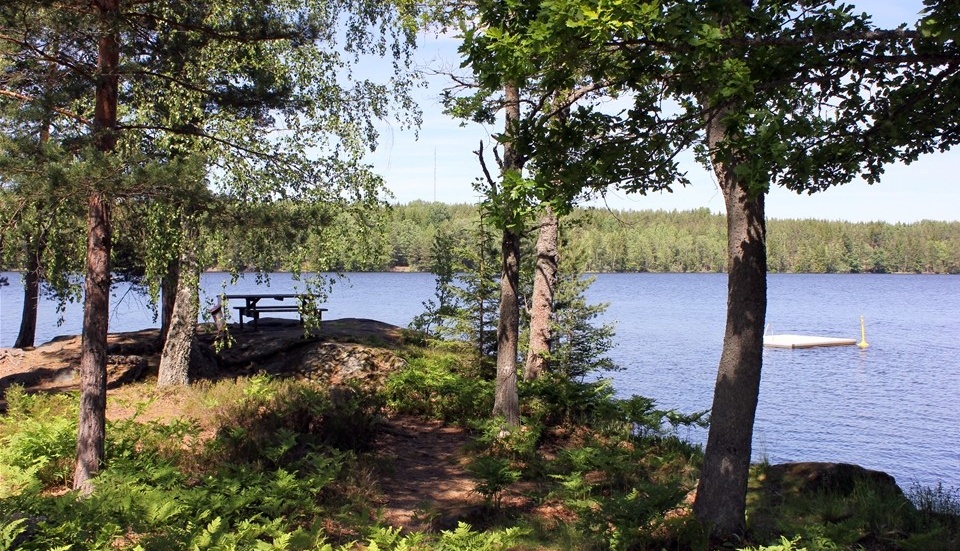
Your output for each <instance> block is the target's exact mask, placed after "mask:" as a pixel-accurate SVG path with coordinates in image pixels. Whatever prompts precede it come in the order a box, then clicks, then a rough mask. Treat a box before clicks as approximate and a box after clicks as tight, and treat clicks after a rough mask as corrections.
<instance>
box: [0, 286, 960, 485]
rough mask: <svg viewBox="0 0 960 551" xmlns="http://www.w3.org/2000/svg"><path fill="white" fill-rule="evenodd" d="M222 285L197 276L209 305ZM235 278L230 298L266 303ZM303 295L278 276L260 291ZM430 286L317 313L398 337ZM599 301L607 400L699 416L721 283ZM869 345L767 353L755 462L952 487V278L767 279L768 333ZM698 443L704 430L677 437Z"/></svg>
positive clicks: (47, 326)
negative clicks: (846, 466)
mask: <svg viewBox="0 0 960 551" xmlns="http://www.w3.org/2000/svg"><path fill="white" fill-rule="evenodd" d="M4 275H7V276H9V277H10V283H11V285H10V286H8V287H3V288H2V289H0V346H11V345H12V344H13V341H14V340H15V339H16V335H17V331H18V329H19V316H20V310H21V300H22V290H21V287H20V280H19V276H18V275H17V274H4ZM227 283H229V277H228V276H226V275H224V274H216V273H211V274H205V275H204V278H203V288H204V290H205V291H206V292H207V293H209V296H207V297H206V298H207V299H208V300H209V299H210V297H212V296H213V295H215V294H217V293H220V292H221V289H222V288H223V285H224V284H227ZM265 285H266V284H265V283H261V284H258V283H257V281H256V280H255V278H253V277H249V276H248V277H247V278H244V279H241V280H240V281H239V282H238V284H237V285H235V286H229V285H228V286H227V287H226V292H228V293H231V292H244V291H246V292H250V291H253V290H259V291H263V290H264V289H263V287H264V286H265ZM297 288H300V289H302V288H303V286H302V285H299V286H298V285H297V283H296V282H294V281H292V280H291V278H290V276H289V275H286V274H276V275H274V276H273V277H272V278H271V281H270V287H269V289H270V290H276V291H278V292H286V291H291V290H294V289H297ZM433 291H434V281H433V277H432V276H431V275H429V274H405V273H390V274H348V278H347V280H345V281H342V282H340V283H337V284H336V285H335V286H334V290H333V293H332V295H331V296H330V298H329V300H328V301H327V303H326V304H325V307H326V308H329V311H328V312H327V313H326V317H327V318H329V319H335V318H342V317H350V318H370V319H377V320H381V321H385V322H388V323H392V324H395V325H401V326H405V325H407V324H408V323H409V322H410V320H411V319H412V318H413V316H415V315H416V314H418V313H420V312H421V311H422V309H423V308H422V303H423V301H425V300H427V299H430V298H432V296H433ZM587 294H588V298H589V299H590V301H591V302H607V303H609V308H608V310H607V312H606V315H605V320H606V321H610V322H613V323H615V324H616V332H617V334H616V348H615V349H614V350H613V351H612V352H611V354H610V355H611V357H612V358H613V359H614V360H615V361H616V362H617V363H618V364H619V365H621V366H622V367H624V368H625V370H624V371H622V372H619V373H615V374H613V379H614V385H615V387H616V389H617V392H618V393H620V394H622V395H624V396H628V395H631V394H641V395H644V396H649V397H652V398H655V399H656V400H657V402H658V403H659V404H660V405H661V406H663V407H669V408H676V409H678V410H681V411H685V412H692V411H698V410H704V409H708V408H709V407H710V404H711V398H712V392H713V384H714V380H715V378H716V369H717V362H718V361H719V358H720V349H721V346H722V342H723V329H724V319H725V300H726V276H725V275H723V274H602V275H599V276H597V280H596V282H595V283H594V285H593V286H592V287H591V288H590V290H589V291H588V293H587ZM860 316H863V317H864V319H865V320H866V330H867V341H868V342H869V343H870V347H869V348H867V349H866V350H861V349H859V348H857V347H837V348H818V349H807V350H778V349H767V350H765V352H764V368H763V379H762V384H761V393H760V406H759V410H758V413H757V422H756V429H755V437H754V459H756V460H760V459H767V460H768V461H770V462H771V463H779V462H783V461H843V462H850V463H856V464H860V465H863V466H865V467H868V468H872V469H879V470H883V471H886V472H888V473H890V474H892V475H893V476H895V477H896V478H897V481H898V482H899V483H900V485H901V486H902V487H904V488H910V487H911V485H913V484H914V483H918V484H921V485H924V486H933V485H935V484H937V483H938V482H942V483H943V484H944V486H946V487H948V488H958V487H960V277H958V276H931V275H923V276H919V275H786V274H783V275H780V274H776V275H771V276H770V277H769V305H768V312H767V323H768V327H769V329H768V332H770V333H801V334H812V335H824V336H838V337H848V338H859V334H860ZM57 317H58V315H57V314H56V312H54V308H53V304H52V303H51V302H44V303H43V306H42V308H41V312H40V317H39V322H38V326H39V327H38V342H45V341H47V340H49V339H51V338H53V337H54V336H56V335H61V334H78V333H79V331H80V322H81V319H82V313H81V308H80V305H78V304H72V305H69V307H68V308H67V311H66V312H64V314H63V318H64V319H63V323H62V325H60V326H59V327H58V326H57ZM156 325H157V324H156V322H154V320H153V314H152V313H151V312H150V311H149V310H148V309H147V306H146V301H145V300H144V299H143V297H141V296H139V295H137V294H135V293H130V292H126V291H123V290H118V292H117V293H116V295H115V298H114V299H113V302H112V304H111V316H110V330H111V331H129V330H135V329H140V328H145V327H155V326H156ZM682 436H684V437H686V438H688V439H690V440H692V441H694V442H698V443H702V442H703V441H705V431H700V430H690V431H684V432H683V433H682Z"/></svg>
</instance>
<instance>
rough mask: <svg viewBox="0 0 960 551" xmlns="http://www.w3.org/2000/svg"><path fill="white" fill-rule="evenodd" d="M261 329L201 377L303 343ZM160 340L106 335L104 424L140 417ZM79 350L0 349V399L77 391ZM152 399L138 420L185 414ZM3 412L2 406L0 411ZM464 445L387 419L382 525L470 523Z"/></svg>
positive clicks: (433, 430) (441, 428)
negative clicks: (11, 391)
mask: <svg viewBox="0 0 960 551" xmlns="http://www.w3.org/2000/svg"><path fill="white" fill-rule="evenodd" d="M259 325H260V330H259V331H252V330H249V329H247V330H244V331H240V330H239V329H238V328H231V331H232V335H233V337H234V339H235V341H236V342H235V343H234V345H233V346H232V347H231V349H230V350H229V351H228V352H226V353H225V354H224V357H221V358H220V359H219V362H220V368H219V369H220V371H219V372H211V370H206V372H205V373H204V374H203V376H204V377H206V378H222V377H235V376H237V375H239V374H243V373H244V372H248V369H247V366H249V365H250V364H251V363H257V362H258V359H261V358H264V357H267V356H270V355H276V354H281V355H282V354H287V353H289V351H290V350H291V349H292V348H296V347H299V346H302V345H303V344H304V342H307V341H306V340H305V339H304V335H303V329H302V328H301V327H300V326H299V325H297V324H296V322H289V321H287V320H272V319H264V320H261V322H260V324H259ZM201 333H202V332H201ZM157 338H158V330H157V329H148V330H144V331H138V332H133V333H118V334H111V335H110V337H109V340H108V346H109V354H110V357H109V362H108V381H109V382H108V388H109V390H108V396H111V397H112V398H114V399H111V400H109V401H108V403H109V404H110V405H109V406H108V412H107V415H108V417H109V418H111V419H117V418H124V417H129V416H130V415H132V414H133V412H134V411H135V410H137V408H136V404H137V402H138V401H139V400H142V393H143V392H144V387H145V386H148V385H149V384H150V382H151V377H152V378H154V379H155V377H156V368H157V366H158V365H159V350H158V348H157V345H156V342H157ZM401 338H402V331H401V329H400V328H398V327H395V326H392V325H388V324H385V323H382V322H377V321H373V320H362V319H345V320H331V321H324V322H323V330H322V333H321V334H320V335H319V336H316V337H310V339H314V340H316V341H319V342H340V343H351V342H353V343H360V344H370V343H381V344H382V343H391V342H398V341H399V339H401ZM212 339H213V336H212V335H211V334H202V336H201V341H202V342H207V343H208V344H209V343H210V342H212ZM80 344H81V343H80V337H79V336H66V337H58V338H56V339H54V340H53V341H51V342H49V343H46V344H43V345H40V346H37V347H36V348H33V349H29V350H18V349H10V348H0V393H2V392H4V391H5V390H6V388H8V387H9V386H11V385H14V384H17V385H21V386H23V387H24V388H25V389H26V390H28V391H30V392H66V391H72V390H77V388H78V376H77V371H78V369H79V364H80V352H81V348H80ZM225 358H226V360H227V361H226V362H224V359H225ZM224 364H226V365H227V366H228V367H226V368H224V367H223V366H224ZM291 368H292V369H295V366H291ZM194 378H195V379H196V377H194ZM152 398H153V401H152V403H151V404H150V407H149V408H148V409H147V410H138V415H139V417H138V418H139V419H141V420H144V421H146V420H153V419H163V418H173V417H175V416H177V415H178V414H180V413H181V412H182V411H183V410H184V403H183V402H184V400H185V397H184V393H178V392H160V393H155V395H154V396H152ZM5 409H6V404H5V402H4V401H2V400H0V411H2V410H5ZM468 443H469V437H468V435H467V434H466V432H465V431H464V430H463V429H461V428H458V427H452V426H445V425H443V424H442V423H440V422H438V421H432V420H424V419H419V418H416V417H409V416H391V417H389V418H388V419H387V421H386V424H385V427H384V429H383V431H382V432H381V434H380V436H379V441H378V442H377V450H378V452H379V453H380V454H381V455H382V457H383V458H384V459H385V461H383V462H382V463H383V464H384V465H385V467H384V468H383V469H381V473H380V474H379V476H380V479H379V480H378V486H379V488H380V490H381V492H382V496H381V497H380V499H379V502H380V503H381V504H382V510H381V513H382V520H383V522H385V523H386V524H389V525H392V526H395V527H399V528H403V529H405V530H432V529H448V528H452V527H455V526H456V523H457V520H459V519H462V518H467V517H470V516H473V515H474V514H475V513H476V511H477V510H478V508H479V506H480V504H481V499H480V497H479V496H478V495H477V494H476V493H475V492H474V482H473V480H472V479H471V478H470V477H469V475H468V474H467V472H466V470H465V469H464V464H463V460H464V454H463V449H464V447H465V446H466V445H467V444H468Z"/></svg>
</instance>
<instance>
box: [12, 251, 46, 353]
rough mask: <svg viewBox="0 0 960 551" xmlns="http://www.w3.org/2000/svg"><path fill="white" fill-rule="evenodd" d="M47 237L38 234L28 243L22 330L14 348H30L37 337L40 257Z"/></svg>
mask: <svg viewBox="0 0 960 551" xmlns="http://www.w3.org/2000/svg"><path fill="white" fill-rule="evenodd" d="M45 246H46V239H44V237H43V236H42V235H41V236H38V237H37V238H36V239H35V240H33V239H31V240H29V241H28V245H27V272H26V273H25V274H24V281H23V313H22V314H21V316H20V332H19V333H18V334H17V340H16V341H15V342H14V343H13V347H14V348H29V347H32V346H33V345H34V344H35V341H36V339H37V311H38V310H39V306H40V257H41V256H42V255H43V249H44V248H45Z"/></svg>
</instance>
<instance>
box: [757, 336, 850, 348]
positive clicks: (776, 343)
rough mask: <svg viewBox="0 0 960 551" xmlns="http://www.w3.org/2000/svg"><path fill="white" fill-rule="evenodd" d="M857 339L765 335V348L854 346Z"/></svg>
mask: <svg viewBox="0 0 960 551" xmlns="http://www.w3.org/2000/svg"><path fill="white" fill-rule="evenodd" d="M855 344H857V341H856V339H841V338H838V337H813V336H809V335H764V337H763V346H766V347H768V348H816V347H818V346H852V345H855Z"/></svg>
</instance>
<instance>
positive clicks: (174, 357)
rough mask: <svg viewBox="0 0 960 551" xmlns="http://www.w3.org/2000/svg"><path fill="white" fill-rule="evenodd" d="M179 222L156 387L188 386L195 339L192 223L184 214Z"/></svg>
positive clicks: (194, 231) (197, 275)
mask: <svg viewBox="0 0 960 551" xmlns="http://www.w3.org/2000/svg"><path fill="white" fill-rule="evenodd" d="M183 220H184V222H183V241H182V242H181V245H180V262H179V265H180V268H179V270H178V273H179V277H178V279H177V283H176V298H175V300H174V301H173V313H172V315H171V317H170V329H169V331H168V333H167V336H166V341H165V342H164V345H163V354H162V355H161V356H160V368H159V373H158V375H157V387H158V388H161V387H165V386H176V385H186V384H189V383H190V376H189V369H190V350H191V348H192V347H193V344H194V340H195V339H196V328H197V313H198V310H199V309H200V295H199V285H200V268H199V265H198V264H197V227H196V223H195V222H194V221H193V220H192V219H191V218H190V216H188V215H184V216H183Z"/></svg>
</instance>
